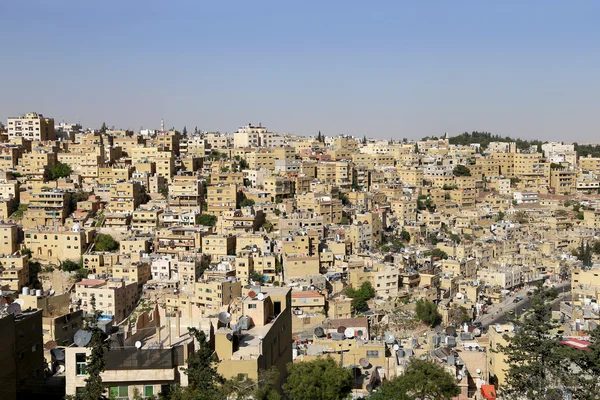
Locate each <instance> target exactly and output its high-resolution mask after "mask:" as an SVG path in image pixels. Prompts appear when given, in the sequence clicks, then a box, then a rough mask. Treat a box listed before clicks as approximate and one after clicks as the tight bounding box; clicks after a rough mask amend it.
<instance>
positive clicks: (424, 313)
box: [415, 299, 439, 327]
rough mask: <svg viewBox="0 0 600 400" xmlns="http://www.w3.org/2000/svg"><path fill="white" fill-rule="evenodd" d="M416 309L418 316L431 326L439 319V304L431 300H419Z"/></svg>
mask: <svg viewBox="0 0 600 400" xmlns="http://www.w3.org/2000/svg"><path fill="white" fill-rule="evenodd" d="M415 311H416V313H417V318H418V319H419V320H420V321H422V322H424V323H426V324H427V325H430V326H431V327H434V326H435V324H436V323H437V321H438V319H439V314H438V310H437V304H435V303H433V302H431V301H429V300H426V299H419V300H417V304H416V309H415Z"/></svg>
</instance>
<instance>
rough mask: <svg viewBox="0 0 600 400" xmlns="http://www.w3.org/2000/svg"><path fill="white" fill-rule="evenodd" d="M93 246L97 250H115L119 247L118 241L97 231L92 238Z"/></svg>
mask: <svg viewBox="0 0 600 400" xmlns="http://www.w3.org/2000/svg"><path fill="white" fill-rule="evenodd" d="M94 247H95V248H96V250H97V251H115V250H118V249H119V242H117V241H116V240H115V239H114V238H113V237H112V236H110V235H108V234H104V233H99V234H98V235H97V236H96V238H95V239H94Z"/></svg>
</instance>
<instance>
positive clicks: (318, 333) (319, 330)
mask: <svg viewBox="0 0 600 400" xmlns="http://www.w3.org/2000/svg"><path fill="white" fill-rule="evenodd" d="M314 333H315V336H316V337H323V336H325V330H324V329H323V328H321V327H320V326H317V327H316V328H315V331H314Z"/></svg>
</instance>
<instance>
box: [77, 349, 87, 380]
mask: <svg viewBox="0 0 600 400" xmlns="http://www.w3.org/2000/svg"><path fill="white" fill-rule="evenodd" d="M75 371H76V372H77V375H85V374H86V373H87V362H86V361H85V353H77V354H75Z"/></svg>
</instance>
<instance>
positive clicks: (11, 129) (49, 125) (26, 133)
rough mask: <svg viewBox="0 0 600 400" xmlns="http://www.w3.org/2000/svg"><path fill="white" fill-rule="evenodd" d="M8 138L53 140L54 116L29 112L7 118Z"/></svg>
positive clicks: (54, 135)
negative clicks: (49, 116)
mask: <svg viewBox="0 0 600 400" xmlns="http://www.w3.org/2000/svg"><path fill="white" fill-rule="evenodd" d="M7 122H8V123H7V125H6V127H7V129H8V138H9V139H10V140H13V139H16V138H23V139H26V140H31V141H46V140H55V139H56V132H55V129H54V118H45V117H44V116H43V115H42V114H38V113H35V112H30V113H27V114H25V115H21V116H19V117H13V118H8V121H7Z"/></svg>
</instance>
